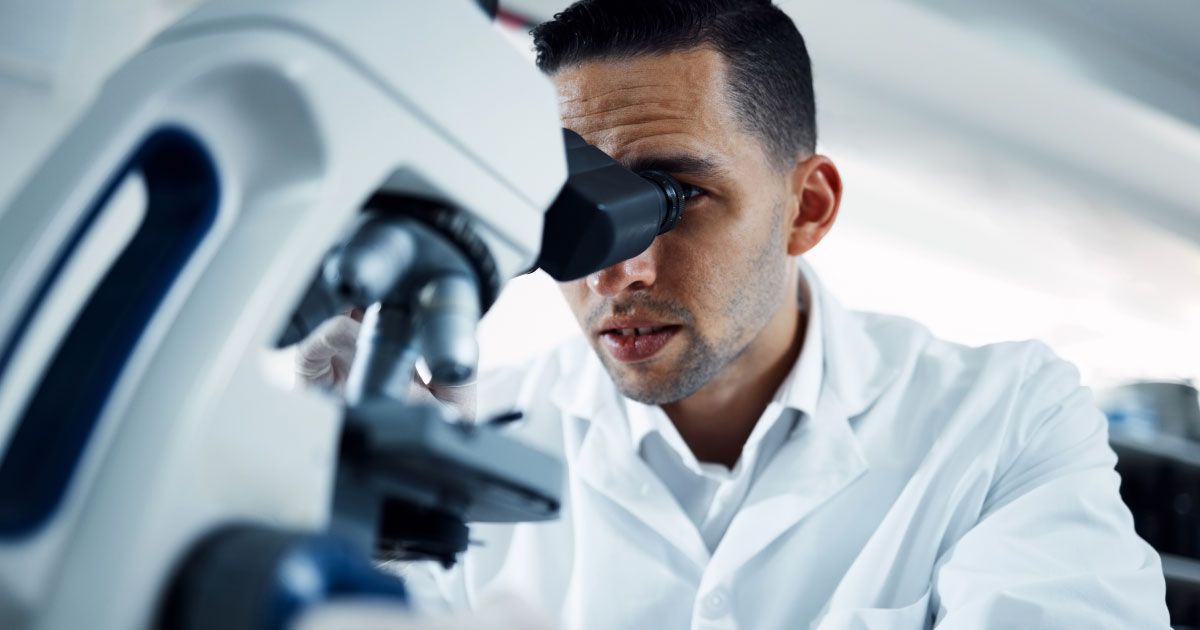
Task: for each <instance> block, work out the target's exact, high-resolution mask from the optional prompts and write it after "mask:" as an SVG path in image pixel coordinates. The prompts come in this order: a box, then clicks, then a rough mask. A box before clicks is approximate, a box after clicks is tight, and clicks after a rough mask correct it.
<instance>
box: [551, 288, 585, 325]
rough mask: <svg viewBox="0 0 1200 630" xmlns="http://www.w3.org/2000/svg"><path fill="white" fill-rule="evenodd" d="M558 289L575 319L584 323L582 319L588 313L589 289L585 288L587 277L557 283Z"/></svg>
mask: <svg viewBox="0 0 1200 630" xmlns="http://www.w3.org/2000/svg"><path fill="white" fill-rule="evenodd" d="M558 290H559V291H561V292H562V294H563V299H565V300H566V301H567V306H569V307H570V308H571V312H572V313H574V314H575V319H577V320H579V322H580V323H581V324H583V323H585V322H584V319H585V318H586V317H587V313H588V304H587V300H588V295H589V294H590V291H589V290H588V288H587V279H586V278H583V279H580V280H575V281H573V282H560V283H558Z"/></svg>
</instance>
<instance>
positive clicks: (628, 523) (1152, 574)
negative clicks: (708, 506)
mask: <svg viewBox="0 0 1200 630" xmlns="http://www.w3.org/2000/svg"><path fill="white" fill-rule="evenodd" d="M810 277H811V276H810ZM813 289H814V290H817V291H823V290H822V289H821V288H820V285H819V283H814V287H813ZM820 302H821V308H822V309H823V313H822V317H821V321H822V324H821V334H822V335H823V341H824V347H825V365H824V370H825V371H824V378H823V384H822V388H821V393H820V397H819V399H818V402H817V410H816V413H815V414H814V415H813V417H812V418H805V419H804V420H803V421H802V422H801V424H800V426H798V427H797V429H796V431H794V432H793V433H792V435H791V436H790V437H789V438H788V440H787V441H786V442H785V444H784V445H783V446H782V447H781V449H780V450H779V451H778V452H777V454H776V455H775V456H774V457H773V458H772V460H771V461H770V463H769V464H768V466H767V467H766V468H765V469H764V470H763V471H762V474H761V476H760V477H758V478H757V479H756V480H755V483H754V486H753V487H752V488H751V490H750V492H749V494H748V496H747V498H746V500H745V502H744V504H743V506H742V509H741V510H740V512H739V513H738V514H737V515H736V516H735V517H734V519H733V521H732V523H731V524H730V526H729V528H728V530H727V531H726V533H725V535H724V537H723V538H722V539H721V541H720V544H719V545H718V546H717V548H716V550H715V551H714V552H713V553H711V554H710V553H709V551H708V549H707V548H706V546H705V544H704V542H703V541H702V539H701V538H700V535H699V534H698V532H697V530H696V527H695V525H694V524H693V523H692V522H691V521H689V519H688V517H687V516H686V515H685V514H684V513H683V511H682V510H681V509H680V508H679V506H678V505H677V504H676V502H675V501H674V499H673V498H672V497H671V495H670V494H669V492H668V491H667V489H666V488H665V487H664V486H663V484H662V482H660V481H659V480H658V479H657V478H656V477H655V476H654V475H653V473H652V472H651V471H650V470H649V468H648V467H647V466H646V465H645V463H644V462H643V461H642V460H641V459H639V457H638V455H637V453H636V452H635V451H634V449H633V448H632V446H631V440H630V438H629V434H628V431H629V429H628V424H627V423H626V422H624V420H623V417H622V416H620V415H619V414H620V413H621V405H620V404H619V398H618V396H619V394H618V393H617V392H616V390H615V388H614V386H613V384H612V382H611V381H610V380H609V378H608V376H607V375H606V373H605V371H604V369H603V367H602V365H601V364H600V362H599V361H598V359H597V358H596V357H595V355H594V354H593V353H592V351H591V349H590V348H589V347H588V346H587V345H586V342H585V341H584V340H582V339H580V340H578V342H577V343H574V344H571V345H568V346H567V347H565V348H563V349H561V350H560V351H558V352H556V353H555V354H554V355H552V356H549V357H547V358H545V359H543V360H541V361H538V362H537V363H535V364H534V365H532V366H531V367H529V368H528V369H524V370H516V371H511V372H508V373H505V374H502V375H499V376H498V377H495V378H491V379H485V380H482V381H481V384H480V396H479V401H480V408H481V410H482V413H483V414H486V413H487V411H488V410H494V411H507V410H509V409H512V408H514V407H516V408H519V409H522V410H524V412H525V414H526V417H525V420H523V421H522V422H521V425H520V426H518V427H515V428H514V430H515V431H519V432H520V433H521V434H522V435H524V436H525V437H527V438H528V439H529V440H531V441H532V442H534V443H536V444H538V445H540V446H542V447H543V448H545V449H547V450H550V451H552V452H554V453H556V454H558V455H560V456H561V457H562V458H563V459H564V460H565V462H566V468H567V474H566V478H565V482H564V489H565V490H564V496H563V509H562V517H561V518H560V519H559V520H557V521H553V522H547V523H535V524H518V525H481V526H476V527H475V528H474V529H473V531H472V538H473V539H474V540H477V541H479V544H478V545H476V546H474V547H473V548H472V549H471V550H470V551H468V553H467V554H465V558H464V560H463V562H461V563H460V564H459V565H458V566H457V567H456V568H455V569H453V570H452V571H450V572H448V573H440V572H437V571H434V575H433V578H432V579H433V580H434V582H433V584H435V585H436V586H431V583H429V582H427V581H425V578H424V577H423V575H424V574H423V570H424V567H416V568H413V569H410V570H409V571H408V577H409V581H410V584H412V587H413V590H414V591H415V593H416V594H417V596H418V597H417V598H418V600H420V599H423V598H427V597H428V596H429V593H430V592H431V591H432V590H436V593H437V597H439V598H442V599H444V600H446V601H449V602H451V603H452V604H453V605H456V606H474V605H477V604H479V603H480V602H481V601H484V600H486V599H487V598H488V597H489V596H491V595H495V594H498V593H505V594H509V595H516V596H518V597H520V598H522V599H524V600H525V601H526V602H528V603H530V604H533V605H534V606H536V607H537V608H540V609H541V610H543V611H544V612H545V613H546V614H547V615H548V616H549V617H550V618H552V619H557V620H559V623H561V625H562V626H563V627H566V628H596V629H605V630H608V629H613V628H638V629H676V628H678V629H683V628H693V629H701V628H706V629H707V628H712V629H732V628H747V629H753V630H769V629H775V628H779V629H784V628H787V629H793V628H809V627H811V628H821V629H834V628H865V629H875V628H880V629H888V630H905V629H908V628H928V627H937V628H944V629H972V630H974V629H983V628H1021V629H1033V628H1120V629H1122V630H1125V629H1132V628H1139V629H1140V628H1164V627H1167V625H1168V621H1167V612H1166V607H1165V605H1164V590H1165V585H1164V580H1163V577H1162V572H1161V566H1160V562H1159V558H1158V556H1157V555H1156V554H1155V552H1154V551H1153V549H1151V548H1150V547H1149V545H1147V544H1146V543H1145V542H1143V541H1142V540H1141V539H1140V538H1138V537H1137V535H1136V534H1135V533H1134V531H1133V523H1132V519H1131V517H1130V514H1129V511H1128V510H1127V509H1126V508H1125V506H1124V505H1123V504H1122V503H1121V499H1120V497H1119V496H1118V493H1117V488H1118V484H1119V478H1118V477H1117V475H1116V473H1115V472H1114V471H1113V464H1114V462H1115V461H1116V458H1115V456H1114V454H1113V452H1112V450H1111V449H1110V448H1109V446H1108V444H1107V426H1106V423H1105V420H1104V417H1103V415H1102V414H1101V413H1100V412H1099V411H1097V409H1096V408H1095V406H1094V405H1093V403H1092V399H1091V396H1090V394H1089V392H1088V391H1087V390H1086V389H1083V388H1081V387H1080V385H1079V380H1078V374H1077V372H1076V370H1075V369H1074V368H1073V367H1071V366H1070V365H1069V364H1067V363H1065V362H1064V361H1062V360H1060V359H1058V358H1056V357H1055V356H1053V354H1052V353H1051V352H1050V351H1049V349H1047V348H1046V347H1045V346H1044V345H1042V344H1040V343H1036V342H1024V343H1004V344H997V345H992V346H987V347H983V348H967V347H963V346H959V345H955V344H951V343H947V342H945V341H941V340H938V339H936V338H934V337H932V336H931V335H930V334H929V332H928V331H927V330H925V329H924V328H922V327H921V326H919V325H917V324H915V323H913V322H911V321H908V320H905V319H901V318H897V317H890V316H882V315H874V314H862V313H855V312H850V311H847V310H845V309H844V308H843V307H841V306H840V305H839V304H838V303H837V302H836V301H835V300H834V299H832V297H830V296H829V295H828V293H825V292H822V293H821V295H820Z"/></svg>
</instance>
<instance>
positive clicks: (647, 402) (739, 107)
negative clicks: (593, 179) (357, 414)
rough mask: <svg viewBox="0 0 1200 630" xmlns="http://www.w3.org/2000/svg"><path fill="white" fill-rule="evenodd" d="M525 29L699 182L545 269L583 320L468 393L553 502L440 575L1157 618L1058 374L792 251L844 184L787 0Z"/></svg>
mask: <svg viewBox="0 0 1200 630" xmlns="http://www.w3.org/2000/svg"><path fill="white" fill-rule="evenodd" d="M534 40H535V45H536V48H537V52H538V65H539V66H540V67H541V68H542V69H543V70H544V71H545V72H547V73H548V74H549V75H550V77H551V78H552V80H553V81H554V84H555V86H556V87H557V90H558V93H559V97H560V104H561V115H562V120H563V125H564V126H566V127H568V128H571V129H573V130H575V131H576V132H578V133H580V134H581V135H582V136H583V137H584V138H585V139H587V140H588V141H589V142H591V143H592V144H594V145H596V146H598V147H599V148H601V149H603V150H604V151H606V152H607V153H609V154H610V155H612V156H614V157H615V158H617V159H618V160H620V161H622V162H623V163H625V164H626V165H628V166H630V167H632V168H659V169H662V170H666V171H668V172H671V173H672V174H673V175H675V176H676V177H678V178H679V179H680V180H682V181H684V182H685V183H688V184H693V185H695V186H697V187H699V188H700V189H702V190H703V191H704V192H703V195H702V196H700V197H698V198H696V199H693V200H692V201H690V202H689V203H688V207H687V212H686V215H685V218H684V220H683V222H682V223H681V224H680V225H679V226H678V227H677V228H676V229H675V230H674V231H672V232H670V233H668V234H666V235H664V236H661V237H659V238H658V239H657V240H656V241H655V242H654V244H653V245H652V246H651V247H650V248H649V249H648V250H647V251H646V252H644V253H643V254H641V255H639V256H637V257H636V258H633V259H630V260H627V261H625V262H622V263H620V264H617V265H614V266H613V267H610V268H608V269H605V270H603V271H601V272H599V273H596V274H593V275H591V276H588V277H587V278H585V279H582V280H579V281H576V282H571V283H567V284H564V285H562V291H563V294H564V296H565V297H566V299H567V301H568V302H569V304H570V306H571V309H572V310H573V312H574V313H575V315H576V317H577V318H578V320H579V323H580V327H581V328H582V330H583V333H584V335H583V338H582V339H579V340H578V341H577V342H576V343H574V344H571V345H569V346H567V347H565V348H562V349H560V350H559V351H557V352H556V353H554V354H553V355H552V356H548V357H545V358H544V359H543V360H540V361H538V362H536V363H535V364H534V365H533V366H531V367H529V368H528V369H524V370H520V371H514V372H509V373H506V374H502V375H498V376H495V377H492V378H484V379H482V380H481V381H480V384H479V398H478V401H479V405H480V407H481V415H486V411H485V410H488V409H497V410H504V409H511V408H513V407H516V408H519V409H522V410H524V411H525V413H526V419H525V420H524V425H523V426H522V427H520V428H519V429H518V430H520V431H521V432H523V434H525V435H526V436H528V438H529V439H530V440H532V441H534V442H535V443H537V444H539V445H541V446H543V447H544V448H546V449H548V450H551V451H553V452H555V453H557V454H559V455H560V456H561V457H563V459H564V460H565V462H566V465H567V471H568V472H567V475H568V476H567V480H566V483H565V496H564V507H563V513H562V518H561V519H559V520H558V521H555V522H551V523H541V524H520V525H515V526H510V525H504V526H480V527H477V528H476V529H475V530H474V532H473V535H474V536H475V537H476V538H478V539H479V541H480V544H479V545H477V546H476V547H474V548H472V549H471V550H470V551H469V552H468V553H467V554H466V556H465V558H464V560H463V562H462V563H461V564H460V566H459V567H457V568H456V569H455V570H453V571H452V572H451V573H448V574H445V575H440V576H437V577H436V582H437V588H438V589H439V593H440V595H441V596H442V597H444V598H446V599H448V600H450V601H452V602H454V603H455V604H460V605H473V604H475V603H477V602H479V601H481V600H482V599H484V598H486V597H488V596H489V594H494V593H499V592H505V593H511V594H515V595H516V596H517V597H519V598H521V599H524V600H525V601H527V602H529V603H531V604H533V605H534V606H536V607H538V608H540V609H541V610H543V611H545V612H546V613H547V614H548V615H549V616H551V617H553V618H557V619H559V620H560V622H561V623H562V624H563V625H564V626H566V627H571V628H686V627H692V628H735V627H742V628H755V629H765V628H800V627H809V626H811V627H820V628H924V627H932V626H934V625H936V626H937V627H939V628H1081V627H1096V626H1103V627H1113V628H1149V627H1160V628H1161V627H1165V626H1166V625H1167V616H1166V609H1165V605H1164V603H1163V600H1164V584H1163V578H1162V574H1161V569H1160V565H1159V560H1158V558H1157V556H1156V555H1155V553H1154V552H1153V550H1152V549H1150V547H1149V546H1148V545H1146V544H1145V543H1144V542H1143V541H1141V540H1140V539H1139V538H1138V537H1137V536H1136V535H1135V534H1134V531H1133V527H1132V520H1131V518H1130V515H1129V513H1128V511H1127V510H1126V509H1125V507H1124V506H1123V505H1122V503H1121V500H1120V498H1119V496H1118V492H1117V488H1118V483H1119V480H1118V477H1117V475H1116V474H1115V473H1114V471H1113V464H1114V462H1115V457H1114V455H1113V453H1112V451H1111V450H1110V449H1109V447H1108V445H1107V432H1106V424H1105V421H1104V418H1103V416H1102V415H1101V414H1100V413H1099V412H1098V411H1097V410H1096V408H1095V407H1094V405H1093V403H1092V401H1091V399H1090V397H1089V394H1088V393H1087V391H1086V390H1084V389H1082V388H1081V387H1080V386H1079V382H1078V376H1077V373H1076V371H1075V370H1074V369H1073V368H1072V367H1071V366H1069V365H1068V364H1066V363H1064V362H1063V361H1061V360H1059V359H1057V358H1055V357H1054V356H1053V355H1052V354H1051V353H1050V352H1049V350H1048V349H1046V348H1045V347H1044V346H1042V345H1040V344H1036V343H1017V344H1000V345H995V346H988V347H984V348H966V347H962V346H958V345H954V344H951V343H947V342H945V341H941V340H938V339H935V338H933V337H932V336H931V335H930V334H929V333H928V332H927V331H926V330H925V329H923V328H922V327H920V326H919V325H917V324H915V323H913V322H910V321H907V320H903V319H899V318H895V317H886V316H880V315H868V314H861V313H852V312H848V311H846V310H845V309H843V308H842V307H841V306H839V305H838V304H837V302H836V301H834V300H833V298H832V297H831V296H830V295H829V294H828V293H826V292H825V290H824V289H823V288H822V287H821V285H820V283H819V282H818V280H817V278H816V277H815V276H814V275H813V273H812V271H811V270H810V269H809V268H808V267H807V266H806V265H804V264H803V263H801V262H799V260H798V258H799V257H801V256H802V255H803V254H805V253H806V252H808V251H809V250H811V249H812V248H813V247H815V246H816V245H817V244H818V243H819V242H820V241H821V239H822V238H823V237H824V236H825V234H826V233H827V232H828V231H829V229H830V228H831V226H832V225H833V223H834V219H835V218H836V216H837V211H838V205H839V202H840V199H841V195H842V182H841V179H840V177H839V175H838V170H837V168H836V166H835V165H834V163H833V162H832V161H831V160H830V159H829V158H828V157H825V156H823V155H819V154H817V153H816V152H815V149H816V125H815V106H814V100H813V92H812V79H811V72H810V67H809V60H808V55H807V52H806V50H805V46H804V41H803V39H802V38H801V36H800V34H799V32H797V30H796V28H795V26H794V25H793V24H792V22H791V21H790V19H788V17H787V16H786V15H785V14H784V13H783V12H782V11H780V10H779V9H777V8H776V7H773V6H772V5H771V4H770V3H769V2H765V1H760V2H749V1H745V0H707V1H705V0H701V1H695V2H682V1H668V0H659V1H645V2H635V1H628V2H618V1H615V0H613V1H603V0H595V1H590V0H584V1H582V2H578V3H576V4H574V5H572V6H571V7H569V8H568V9H566V10H565V11H563V12H562V13H560V14H559V15H557V16H556V17H555V19H553V20H551V21H550V22H547V23H545V24H543V25H541V26H539V27H538V28H537V29H535V31H534ZM349 328H352V324H349V323H347V321H346V320H343V321H342V322H339V323H335V324H333V325H330V326H328V327H326V328H325V329H323V331H322V333H321V334H319V335H318V336H317V337H315V338H314V339H312V340H310V341H309V342H308V343H307V344H306V346H305V348H303V349H302V352H301V355H300V358H301V367H302V375H304V376H305V377H306V378H307V379H308V380H310V381H313V380H319V379H321V378H325V379H328V378H330V374H331V372H330V368H331V367H332V368H334V370H335V371H336V370H337V369H340V368H338V367H337V366H333V365H332V364H331V360H330V358H331V356H333V355H334V350H335V349H341V351H342V352H343V353H344V352H346V351H347V350H348V348H349V345H348V343H347V342H346V340H347V339H352V338H353V335H352V334H347V331H348V330H349ZM350 332H352V331H350ZM331 334H334V335H336V334H340V335H341V342H340V343H332V344H331V343H327V341H328V336H329V335H331ZM322 335H324V336H322ZM342 359H343V360H344V359H345V357H344V356H343V357H342ZM343 367H344V364H343ZM410 581H411V582H412V583H413V584H414V585H417V586H418V587H419V585H420V579H419V576H418V575H416V574H412V575H410Z"/></svg>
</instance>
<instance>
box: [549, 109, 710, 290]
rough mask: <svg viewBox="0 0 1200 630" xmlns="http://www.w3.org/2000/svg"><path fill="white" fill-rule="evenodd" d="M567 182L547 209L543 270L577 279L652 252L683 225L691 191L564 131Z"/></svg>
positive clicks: (657, 172) (557, 278)
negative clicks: (663, 237) (626, 164)
mask: <svg viewBox="0 0 1200 630" xmlns="http://www.w3.org/2000/svg"><path fill="white" fill-rule="evenodd" d="M563 136H564V139H565V144H566V149H567V170H568V177H567V183H566V184H565V185H564V186H563V189H562V191H561V192H560V193H559V195H558V198H557V199H555V200H554V203H553V204H552V205H551V206H550V209H549V210H547V211H546V222H545V225H544V226H543V229H542V249H541V252H540V254H539V256H538V261H537V266H538V267H540V268H541V269H543V270H545V271H546V273H548V274H550V275H551V276H552V277H554V279H556V280H559V281H568V280H576V279H578V278H582V277H583V276H586V275H588V274H589V273H594V272H596V271H599V270H601V269H604V268H606V267H610V266H612V265H615V264H617V263H619V262H621V261H622V260H627V259H629V258H633V257H634V256H637V255H638V254H640V253H642V252H644V251H646V248H648V247H650V244H651V243H653V242H654V239H655V237H657V236H659V235H660V234H664V233H666V232H668V231H670V230H671V229H672V228H674V227H675V226H676V225H678V224H679V221H680V220H681V219H682V218H683V212H684V207H685V205H686V202H687V198H688V196H689V194H688V193H689V192H690V191H691V188H690V187H688V186H685V185H683V184H681V183H680V182H679V181H678V180H676V179H675V178H674V177H671V176H670V175H668V174H667V173H664V172H662V171H646V172H643V173H640V174H639V173H634V172H633V171H631V170H629V169H627V168H625V167H624V166H622V165H621V164H620V163H618V162H617V161H616V160H614V159H613V158H612V157H610V156H609V155H608V154H606V153H604V152H603V151H601V150H600V149H598V148H596V147H594V146H592V145H590V144H588V143H587V142H585V141H584V140H583V138H582V137H580V136H579V135H578V134H576V133H574V132H572V131H570V130H566V129H564V130H563Z"/></svg>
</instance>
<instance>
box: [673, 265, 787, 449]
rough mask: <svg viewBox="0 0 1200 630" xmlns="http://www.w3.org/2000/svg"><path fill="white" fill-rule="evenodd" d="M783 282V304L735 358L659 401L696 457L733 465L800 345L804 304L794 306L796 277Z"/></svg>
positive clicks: (785, 376) (785, 374)
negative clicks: (689, 390)
mask: <svg viewBox="0 0 1200 630" xmlns="http://www.w3.org/2000/svg"><path fill="white" fill-rule="evenodd" d="M789 286H790V287H792V289H791V291H789V292H788V297H787V299H786V300H785V301H784V304H783V305H782V306H781V307H780V308H779V310H778V311H776V313H775V314H774V315H773V316H772V318H771V320H770V321H769V322H768V323H767V325H766V327H765V328H763V330H762V331H761V332H760V333H759V334H758V336H757V337H756V338H755V339H754V341H752V342H751V344H750V345H749V346H748V347H747V348H746V351H745V352H743V353H742V355H741V356H739V357H738V358H737V360H735V361H734V362H733V363H730V364H729V365H728V366H726V367H725V369H724V370H723V371H722V372H721V373H720V374H719V375H717V377H716V378H714V379H713V380H711V381H709V382H708V383H707V384H705V385H704V387H702V388H700V389H699V390H698V391H696V393H694V394H692V395H691V396H689V397H687V398H684V399H683V400H679V401H676V402H673V403H669V404H666V405H663V406H662V408H663V411H664V412H666V414H667V416H668V417H669V418H670V419H671V422H672V423H673V424H674V425H675V427H676V429H678V431H679V434H680V436H681V437H683V440H684V442H686V443H687V445H688V447H689V448H691V450H692V453H693V454H695V455H696V459H698V460H700V461H702V462H712V463H718V464H723V465H725V466H726V467H728V468H733V466H734V465H735V464H736V463H737V460H738V458H739V457H740V456H741V453H742V448H743V447H744V446H745V444H746V440H747V439H748V438H749V437H750V433H751V432H752V431H753V430H754V425H755V424H756V423H757V422H758V419H759V417H760V416H762V413H763V411H764V410H765V409H766V408H767V405H768V404H770V402H771V399H772V398H773V397H774V396H775V392H776V391H778V389H779V386H780V385H781V384H782V383H783V381H784V379H786V378H787V376H788V374H789V373H790V372H791V370H792V367H793V366H795V364H796V360H797V358H798V357H799V356H800V352H801V349H802V348H803V346H804V331H805V329H806V323H807V321H808V310H807V309H805V310H804V311H803V312H801V310H800V309H799V308H798V307H797V300H796V286H797V283H796V282H790V284H789ZM805 303H806V304H807V303H809V301H808V300H807V299H806V300H805Z"/></svg>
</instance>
